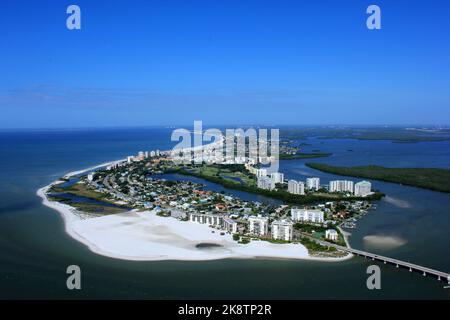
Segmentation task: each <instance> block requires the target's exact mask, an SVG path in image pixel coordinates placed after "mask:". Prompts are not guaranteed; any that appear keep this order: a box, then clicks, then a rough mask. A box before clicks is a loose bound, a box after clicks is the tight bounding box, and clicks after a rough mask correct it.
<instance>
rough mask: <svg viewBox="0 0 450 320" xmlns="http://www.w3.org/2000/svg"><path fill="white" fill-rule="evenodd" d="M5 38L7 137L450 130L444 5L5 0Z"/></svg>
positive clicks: (1, 62)
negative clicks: (241, 127)
mask: <svg viewBox="0 0 450 320" xmlns="http://www.w3.org/2000/svg"><path fill="white" fill-rule="evenodd" d="M70 4H77V5H79V6H80V8H81V19H82V21H81V26H82V29H81V30H76V31H70V30H68V29H67V28H66V23H65V21H66V18H67V16H68V15H67V14H66V8H67V6H68V5H70ZM370 4H377V5H379V6H380V8H381V12H382V29H381V30H376V31H371V30H368V29H367V28H366V18H367V14H366V8H367V6H368V5H370ZM0 34H1V44H0V46H1V47H0V74H1V76H0V111H1V113H2V117H0V128H47V127H83V126H88V127H92V126H142V125H178V124H192V122H193V120H203V121H204V123H205V124H206V125H211V124H255V123H259V124H267V125H277V124H279V125H283V124H302V125H304V124H414V123H426V124H450V121H449V120H450V90H449V88H450V41H449V34H450V2H449V1H446V0H441V1H438V0H435V1H411V0H409V1H407V0H395V1H394V0H391V1H378V0H373V1H363V0H360V1H356V0H354V1H350V0H347V1H343V0H341V1H321V0H315V1H300V0H297V1H283V0H281V1H275V0H274V1H264V0H259V1H256V0H255V1H247V0H239V1H234V0H227V1H225V0H221V1H219V0H209V1H189V0H183V1H170V0H164V1H124V0H120V1H97V0H96V1H82V0H72V1H63V0H54V1H50V0H39V1H14V0H6V1H2V4H1V7H0Z"/></svg>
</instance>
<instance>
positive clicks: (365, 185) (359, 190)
mask: <svg viewBox="0 0 450 320" xmlns="http://www.w3.org/2000/svg"><path fill="white" fill-rule="evenodd" d="M370 194H372V184H371V183H370V182H369V181H361V182H358V183H355V196H358V197H366V196H368V195H370Z"/></svg>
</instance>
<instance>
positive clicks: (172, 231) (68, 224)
mask: <svg viewBox="0 0 450 320" xmlns="http://www.w3.org/2000/svg"><path fill="white" fill-rule="evenodd" d="M108 164H109V163H107V164H103V165H100V166H96V167H95V168H98V167H102V166H106V165H108ZM92 169H93V168H89V169H85V170H80V171H76V172H72V173H70V174H67V175H66V176H65V177H70V176H73V175H77V174H80V173H83V172H86V171H89V170H92ZM61 182H62V181H56V182H53V183H52V184H50V185H49V186H46V187H43V188H41V189H39V190H38V191H37V195H38V196H40V197H41V198H42V200H43V204H44V205H46V206H48V207H50V208H52V209H55V210H56V211H58V212H59V213H60V214H61V215H62V217H63V219H64V224H65V230H66V232H67V233H68V234H69V235H70V236H71V237H73V238H74V239H76V240H78V241H80V242H82V243H83V244H85V245H86V246H87V247H88V248H89V249H90V250H91V251H93V252H95V253H97V254H100V255H104V256H108V257H112V258H117V259H125V260H137V261H157V260H185V261H201V260H215V259H225V258H244V259H248V258H279V259H311V260H322V261H342V260H345V259H349V258H351V255H347V256H345V257H343V258H317V257H311V256H310V255H309V254H308V251H307V249H306V248H305V247H304V246H303V245H301V244H294V243H289V244H277V243H270V242H267V241H259V240H256V241H251V242H250V243H248V244H238V243H237V242H236V241H234V240H233V239H232V236H231V235H230V234H223V235H221V232H223V231H221V230H217V229H213V228H211V227H209V226H207V225H203V224H197V223H192V222H187V221H180V220H178V219H175V218H172V217H160V216H157V215H156V214H155V213H154V212H152V211H143V212H138V211H135V210H133V211H129V212H126V213H120V214H111V215H106V216H100V217H92V216H89V215H87V214H84V213H82V212H79V211H77V210H76V209H75V208H73V207H71V206H69V205H66V204H63V203H59V202H55V201H50V200H48V198H47V197H46V191H47V190H48V189H49V188H50V187H51V186H52V185H53V184H57V183H61Z"/></svg>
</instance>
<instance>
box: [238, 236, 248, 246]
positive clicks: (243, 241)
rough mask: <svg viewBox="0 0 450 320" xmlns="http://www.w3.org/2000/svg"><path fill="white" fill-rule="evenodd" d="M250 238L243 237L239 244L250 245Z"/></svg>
mask: <svg viewBox="0 0 450 320" xmlns="http://www.w3.org/2000/svg"><path fill="white" fill-rule="evenodd" d="M250 241H251V240H250V238H247V237H242V238H241V241H239V243H241V244H247V243H250Z"/></svg>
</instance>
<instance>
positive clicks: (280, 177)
mask: <svg viewBox="0 0 450 320" xmlns="http://www.w3.org/2000/svg"><path fill="white" fill-rule="evenodd" d="M270 178H271V179H272V181H273V182H274V183H283V182H284V174H283V173H281V172H273V173H272V174H270Z"/></svg>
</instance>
